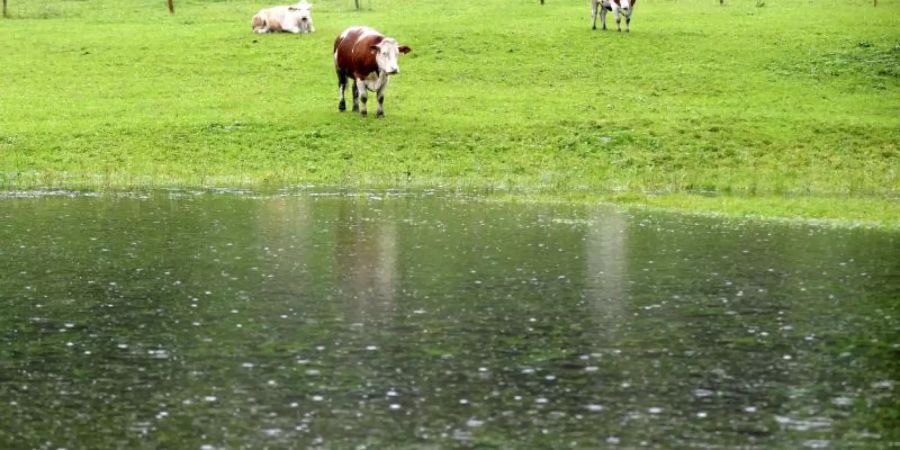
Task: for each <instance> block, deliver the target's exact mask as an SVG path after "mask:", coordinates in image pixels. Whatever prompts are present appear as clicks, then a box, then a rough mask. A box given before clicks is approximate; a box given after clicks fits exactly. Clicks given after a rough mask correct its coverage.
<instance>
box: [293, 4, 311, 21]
mask: <svg viewBox="0 0 900 450" xmlns="http://www.w3.org/2000/svg"><path fill="white" fill-rule="evenodd" d="M288 10H290V11H291V12H293V13H294V14H296V15H297V18H298V19H300V21H301V22H307V21H310V20H312V5H311V4H309V3H306V2H305V1H302V2H300V3H297V4H296V5H294V6H289V7H288Z"/></svg>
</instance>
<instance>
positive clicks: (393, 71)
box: [387, 69, 400, 75]
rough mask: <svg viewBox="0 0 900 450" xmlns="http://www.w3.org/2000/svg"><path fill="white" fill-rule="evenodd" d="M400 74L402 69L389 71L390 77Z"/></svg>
mask: <svg viewBox="0 0 900 450" xmlns="http://www.w3.org/2000/svg"><path fill="white" fill-rule="evenodd" d="M398 73H400V69H391V70H388V71H387V74H388V75H397V74H398Z"/></svg>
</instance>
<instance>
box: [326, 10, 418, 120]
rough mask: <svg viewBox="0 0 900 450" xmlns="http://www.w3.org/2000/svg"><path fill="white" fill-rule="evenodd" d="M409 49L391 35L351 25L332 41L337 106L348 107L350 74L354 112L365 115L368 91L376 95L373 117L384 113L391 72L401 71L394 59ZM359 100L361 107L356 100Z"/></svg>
mask: <svg viewBox="0 0 900 450" xmlns="http://www.w3.org/2000/svg"><path fill="white" fill-rule="evenodd" d="M410 51H411V50H410V48H409V47H407V46H405V45H399V44H398V43H397V41H396V40H395V39H393V38H389V37H384V36H383V35H382V34H381V33H379V32H377V31H375V30H374V29H372V28H369V27H350V28H348V29H346V30H344V32H343V33H341V35H340V36H338V37H337V39H335V41H334V69H335V70H336V71H337V77H338V91H339V92H340V102H339V103H338V109H339V110H341V111H343V110H345V109H347V104H346V103H345V102H344V90H346V88H347V78H348V77H353V79H354V80H355V81H356V82H355V83H354V84H353V111H357V110H358V111H359V113H360V115H362V116H366V115H367V110H366V101H367V100H368V99H369V93H368V91H372V92H376V93H377V94H378V112H376V113H375V117H383V116H384V91H385V89H386V88H387V85H388V80H389V77H390V76H391V75H396V74H398V73H400V66H399V65H397V59H398V58H399V57H400V54H401V53H404V54H406V53H409V52H410ZM360 102H362V107H360V106H359V103H360Z"/></svg>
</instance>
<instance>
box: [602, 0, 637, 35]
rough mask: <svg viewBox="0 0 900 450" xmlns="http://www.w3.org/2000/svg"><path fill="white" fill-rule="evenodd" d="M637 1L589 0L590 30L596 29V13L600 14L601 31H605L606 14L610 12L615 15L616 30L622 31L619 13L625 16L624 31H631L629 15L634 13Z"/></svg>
mask: <svg viewBox="0 0 900 450" xmlns="http://www.w3.org/2000/svg"><path fill="white" fill-rule="evenodd" d="M635 3H637V0H591V18H592V21H593V22H592V24H591V29H594V30H596V29H597V12H598V10H599V12H600V22H601V23H602V24H603V29H604V30H606V12H607V11H612V12H613V14H615V15H616V28H618V29H619V31H622V25H621V24H620V23H619V21H620V20H621V18H620V17H619V13H620V12H621V13H622V14H624V15H625V31H631V13H632V12H634V4H635Z"/></svg>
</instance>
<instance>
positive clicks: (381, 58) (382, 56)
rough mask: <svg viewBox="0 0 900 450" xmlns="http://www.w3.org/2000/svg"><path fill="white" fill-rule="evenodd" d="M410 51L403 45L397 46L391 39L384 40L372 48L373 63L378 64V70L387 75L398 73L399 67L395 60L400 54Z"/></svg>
mask: <svg viewBox="0 0 900 450" xmlns="http://www.w3.org/2000/svg"><path fill="white" fill-rule="evenodd" d="M411 51H412V49H410V48H409V47H407V46H405V45H399V44H397V41H396V40H394V39H392V38H384V39H382V40H381V42H379V43H378V44H375V45H373V46H372V53H374V54H375V62H377V63H378V70H380V71H383V72H386V73H387V74H388V75H395V74H398V73H400V65H399V64H398V62H397V59H399V58H400V54H401V53H404V54H405V53H409V52H411Z"/></svg>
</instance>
